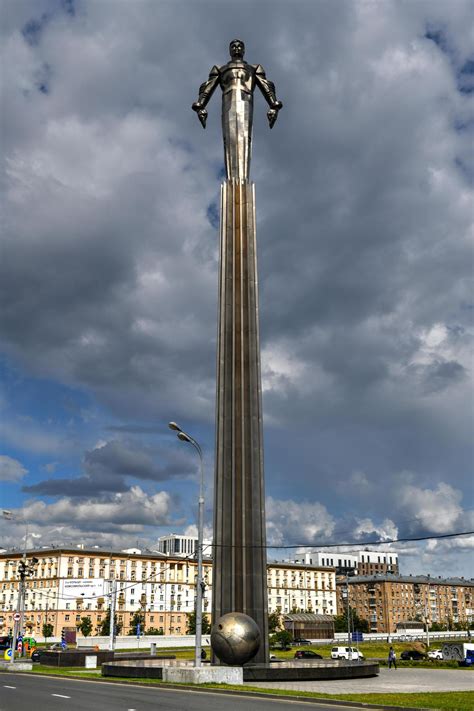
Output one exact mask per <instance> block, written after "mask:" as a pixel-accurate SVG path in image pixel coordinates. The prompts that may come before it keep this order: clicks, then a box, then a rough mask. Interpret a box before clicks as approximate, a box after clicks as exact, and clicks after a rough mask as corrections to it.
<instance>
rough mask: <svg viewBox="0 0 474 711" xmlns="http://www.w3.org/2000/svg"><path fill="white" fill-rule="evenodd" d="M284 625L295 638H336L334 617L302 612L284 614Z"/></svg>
mask: <svg viewBox="0 0 474 711" xmlns="http://www.w3.org/2000/svg"><path fill="white" fill-rule="evenodd" d="M283 626H284V628H285V630H286V631H287V632H290V634H291V635H292V637H293V639H334V617H332V616H331V615H317V614H315V613H310V612H300V613H295V614H290V615H284V616H283Z"/></svg>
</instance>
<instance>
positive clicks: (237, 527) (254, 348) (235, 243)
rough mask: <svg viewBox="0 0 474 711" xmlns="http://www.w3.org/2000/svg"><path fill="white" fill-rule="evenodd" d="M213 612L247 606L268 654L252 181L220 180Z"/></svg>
mask: <svg viewBox="0 0 474 711" xmlns="http://www.w3.org/2000/svg"><path fill="white" fill-rule="evenodd" d="M220 237H221V243H220V280H219V322H218V345H217V412H216V468H215V489H214V491H215V493H214V497H215V498H214V553H213V555H214V563H213V565H214V571H213V619H214V620H216V619H217V618H218V617H220V616H221V615H224V614H226V613H228V612H244V613H245V614H247V615H249V616H250V617H252V618H253V619H254V620H255V622H256V623H257V625H258V627H259V629H260V634H261V640H262V643H261V647H260V650H259V652H258V653H257V655H256V656H255V657H254V659H253V660H252V662H268V616H267V606H268V602H267V574H266V548H265V544H266V535H265V491H264V474H263V438H262V404H261V401H262V389H261V375H260V344H259V326H258V282H257V255H256V234H255V190H254V185H253V184H251V183H248V182H244V181H238V180H228V181H226V182H225V183H223V185H222V188H221V228H220Z"/></svg>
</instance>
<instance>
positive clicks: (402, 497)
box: [398, 482, 462, 533]
mask: <svg viewBox="0 0 474 711" xmlns="http://www.w3.org/2000/svg"><path fill="white" fill-rule="evenodd" d="M461 500H462V493H461V492H460V491H459V490H458V489H455V488H454V487H452V486H451V485H450V484H446V483H444V482H441V483H440V484H438V485H437V486H436V487H435V488H434V489H428V488H426V489H422V488H421V487H417V486H414V485H411V484H407V485H404V486H402V487H401V490H400V494H399V500H398V506H399V508H400V509H402V510H403V511H404V512H405V513H406V514H408V515H410V514H411V515H412V516H413V517H414V518H416V521H417V524H418V525H421V526H422V528H423V529H424V530H426V531H430V532H433V533H449V532H451V531H452V532H454V530H455V529H456V526H457V525H458V524H459V523H460V521H461V514H462V507H461V505H460V504H461Z"/></svg>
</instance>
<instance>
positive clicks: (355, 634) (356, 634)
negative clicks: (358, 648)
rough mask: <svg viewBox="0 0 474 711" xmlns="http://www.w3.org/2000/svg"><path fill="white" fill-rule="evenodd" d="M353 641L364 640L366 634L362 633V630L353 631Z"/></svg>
mask: <svg viewBox="0 0 474 711" xmlns="http://www.w3.org/2000/svg"><path fill="white" fill-rule="evenodd" d="M352 641H353V642H363V641H364V635H363V634H362V632H353V633H352Z"/></svg>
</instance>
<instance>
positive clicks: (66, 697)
mask: <svg viewBox="0 0 474 711" xmlns="http://www.w3.org/2000/svg"><path fill="white" fill-rule="evenodd" d="M51 696H58V697H59V698H60V699H70V698H71V697H70V696H64V694H51Z"/></svg>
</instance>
